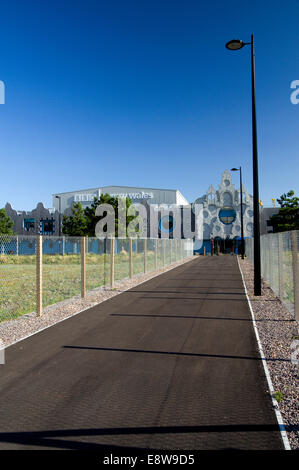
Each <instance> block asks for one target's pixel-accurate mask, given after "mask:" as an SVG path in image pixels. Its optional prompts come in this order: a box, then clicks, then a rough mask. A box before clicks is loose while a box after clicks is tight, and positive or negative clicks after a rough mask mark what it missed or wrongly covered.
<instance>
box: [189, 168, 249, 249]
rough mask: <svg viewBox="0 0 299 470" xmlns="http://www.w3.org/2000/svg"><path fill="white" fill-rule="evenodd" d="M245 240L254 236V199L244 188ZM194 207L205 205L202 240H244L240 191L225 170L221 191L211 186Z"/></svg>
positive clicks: (220, 186) (219, 188)
mask: <svg viewBox="0 0 299 470" xmlns="http://www.w3.org/2000/svg"><path fill="white" fill-rule="evenodd" d="M242 191H243V224H244V237H252V236H253V197H252V195H251V194H249V193H248V191H247V189H246V188H245V187H244V185H242ZM195 203H198V204H199V203H201V204H203V239H204V240H210V239H222V240H233V239H238V238H239V237H240V236H241V210H240V204H241V198H240V189H236V188H235V185H234V184H233V183H232V177H231V174H230V172H229V171H228V170H225V171H224V173H223V174H222V177H221V183H220V185H219V187H218V189H215V188H214V187H213V185H210V187H209V188H208V190H207V192H206V194H205V195H204V196H201V197H199V198H198V199H196V201H195Z"/></svg>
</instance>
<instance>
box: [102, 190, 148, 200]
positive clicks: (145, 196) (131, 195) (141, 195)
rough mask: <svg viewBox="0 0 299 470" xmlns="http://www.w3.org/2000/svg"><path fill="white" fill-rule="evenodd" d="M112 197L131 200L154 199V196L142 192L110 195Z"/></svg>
mask: <svg viewBox="0 0 299 470" xmlns="http://www.w3.org/2000/svg"><path fill="white" fill-rule="evenodd" d="M110 196H112V197H128V198H130V199H152V198H153V197H154V194H153V193H146V192H144V191H141V192H140V193H113V194H110Z"/></svg>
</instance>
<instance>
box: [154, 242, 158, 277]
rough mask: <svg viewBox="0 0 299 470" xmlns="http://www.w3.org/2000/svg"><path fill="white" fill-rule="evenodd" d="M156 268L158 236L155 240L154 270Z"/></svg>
mask: <svg viewBox="0 0 299 470" xmlns="http://www.w3.org/2000/svg"><path fill="white" fill-rule="evenodd" d="M157 269H158V238H156V240H155V271H157Z"/></svg>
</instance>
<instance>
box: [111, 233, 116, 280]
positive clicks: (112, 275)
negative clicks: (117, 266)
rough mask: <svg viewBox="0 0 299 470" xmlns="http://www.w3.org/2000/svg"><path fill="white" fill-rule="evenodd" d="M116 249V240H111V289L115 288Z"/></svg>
mask: <svg viewBox="0 0 299 470" xmlns="http://www.w3.org/2000/svg"><path fill="white" fill-rule="evenodd" d="M114 247H115V238H110V287H111V289H112V288H113V287H114Z"/></svg>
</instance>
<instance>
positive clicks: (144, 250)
mask: <svg viewBox="0 0 299 470" xmlns="http://www.w3.org/2000/svg"><path fill="white" fill-rule="evenodd" d="M143 243H144V245H143V252H144V253H143V254H144V272H145V273H146V267H147V266H146V256H147V253H146V252H147V246H146V238H145V239H144V241H143Z"/></svg>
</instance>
